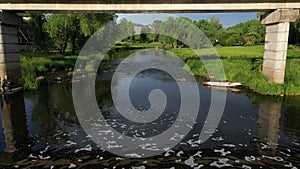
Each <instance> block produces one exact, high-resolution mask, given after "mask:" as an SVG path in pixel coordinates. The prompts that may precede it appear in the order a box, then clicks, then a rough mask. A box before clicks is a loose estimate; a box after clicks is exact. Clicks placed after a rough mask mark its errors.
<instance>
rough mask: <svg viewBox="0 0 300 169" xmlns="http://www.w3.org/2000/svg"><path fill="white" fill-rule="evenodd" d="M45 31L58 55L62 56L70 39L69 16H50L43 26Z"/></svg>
mask: <svg viewBox="0 0 300 169" xmlns="http://www.w3.org/2000/svg"><path fill="white" fill-rule="evenodd" d="M44 28H45V30H46V31H47V32H48V33H49V36H50V37H51V38H52V39H53V41H54V44H55V46H56V48H57V49H58V51H59V53H60V54H64V52H65V50H66V48H67V44H68V40H69V37H70V16H69V15H67V14H52V15H50V16H49V18H48V22H46V23H45V24H44Z"/></svg>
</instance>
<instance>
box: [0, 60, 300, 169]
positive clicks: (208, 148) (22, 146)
mask: <svg viewBox="0 0 300 169" xmlns="http://www.w3.org/2000/svg"><path fill="white" fill-rule="evenodd" d="M120 61H122V60H118V59H117V60H116V61H114V62H112V63H111V64H110V65H111V66H110V67H111V69H112V70H114V66H115V64H116V63H120ZM150 61H151V60H150ZM113 73H114V72H113V71H107V70H106V71H105V72H101V73H100V74H99V76H98V77H97V80H96V87H95V89H96V90H95V92H96V98H97V102H98V105H99V108H100V109H101V110H102V113H103V116H104V117H105V119H106V121H107V123H108V124H109V125H111V126H113V128H114V129H115V130H116V131H118V132H120V133H122V134H124V135H126V136H127V137H132V138H135V137H141V136H144V137H152V136H155V135H158V134H159V133H161V132H163V131H165V130H167V129H168V128H169V127H171V126H172V125H173V124H174V121H175V120H176V118H177V116H178V113H179V109H180V102H181V99H180V97H179V95H180V91H179V87H178V84H177V82H176V81H175V80H174V79H173V78H172V77H171V76H170V75H169V74H168V73H165V72H162V71H159V70H156V69H149V70H146V71H142V72H140V73H139V74H138V75H136V76H135V78H134V79H133V81H132V82H131V84H130V96H131V97H130V99H131V102H132V104H133V105H134V106H135V107H136V109H138V110H141V111H142V110H147V109H149V108H150V105H149V100H148V96H149V93H150V92H151V91H152V90H153V89H160V90H162V91H164V92H165V96H166V98H167V99H168V101H167V104H166V108H165V111H164V114H163V115H161V116H160V117H159V118H158V119H156V120H154V121H152V122H149V123H147V124H146V125H143V124H141V123H136V122H130V121H128V120H127V119H126V118H125V117H123V116H121V115H120V114H119V113H118V112H117V111H116V108H115V107H114V106H113V100H112V93H111V77H112V74H113ZM181 83H183V84H184V83H189V81H188V80H187V81H182V82H181ZM197 88H198V90H199V93H200V108H199V110H198V116H197V119H195V123H194V125H193V124H192V126H191V131H189V133H187V134H186V135H185V136H184V137H181V136H180V135H177V138H175V139H181V141H180V142H179V143H178V144H177V145H176V146H175V147H173V148H171V149H166V150H165V151H164V152H163V153H160V154H157V155H154V156H151V157H147V158H129V157H122V156H118V155H115V154H113V153H111V152H110V151H107V150H106V149H103V148H101V147H100V146H99V145H97V144H96V143H95V142H94V141H93V139H92V136H91V135H88V134H86V132H85V130H84V129H83V128H82V127H81V125H80V122H79V120H78V118H77V115H76V112H75V110H74V106H73V100H72V85H71V83H69V82H65V83H62V84H56V83H52V82H51V83H43V84H42V85H41V87H40V88H39V89H38V90H37V91H25V92H19V93H15V94H11V95H2V96H1V109H0V111H1V116H0V126H2V127H0V168H114V167H115V168H122V167H123V168H202V167H203V168H213V167H214V168H221V167H225V168H226V167H227V168H294V169H295V168H297V167H299V166H300V162H299V161H300V145H299V144H300V115H299V113H300V97H271V96H261V95H257V94H255V93H253V92H251V91H248V90H246V89H242V91H241V92H238V93H235V92H232V91H228V90H224V91H223V90H222V91H218V92H220V93H224V92H225V93H227V99H226V104H225V108H224V112H223V114H222V118H221V120H220V123H219V124H218V126H217V129H216V130H215V132H213V133H211V136H210V137H209V138H208V140H207V141H205V142H204V143H201V144H200V143H199V142H198V138H199V134H200V132H201V129H202V127H203V125H204V124H205V117H206V116H207V114H208V110H209V107H210V105H211V103H210V98H211V90H212V89H210V88H208V87H205V86H203V85H201V83H197ZM115 139H120V138H115ZM111 141H112V142H113V140H111ZM135 155H137V154H135Z"/></svg>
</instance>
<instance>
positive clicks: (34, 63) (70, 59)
mask: <svg viewBox="0 0 300 169" xmlns="http://www.w3.org/2000/svg"><path fill="white" fill-rule="evenodd" d="M76 58H77V56H76V55H69V56H62V55H59V54H56V53H50V54H46V53H42V52H23V53H21V68H22V77H23V85H24V87H25V88H27V89H36V88H38V86H39V81H38V80H37V79H36V78H37V77H38V76H40V75H43V74H45V73H48V72H55V71H61V70H67V71H71V70H72V69H73V67H74V64H75V61H76Z"/></svg>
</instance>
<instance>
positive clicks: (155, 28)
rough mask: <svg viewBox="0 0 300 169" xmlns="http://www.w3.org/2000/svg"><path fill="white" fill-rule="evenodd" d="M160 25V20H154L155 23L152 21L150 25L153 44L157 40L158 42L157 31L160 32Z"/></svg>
mask: <svg viewBox="0 0 300 169" xmlns="http://www.w3.org/2000/svg"><path fill="white" fill-rule="evenodd" d="M161 24H162V21H160V20H155V21H153V23H152V26H151V27H152V29H153V31H154V35H153V36H154V38H153V41H154V42H157V41H158V40H159V33H158V32H159V31H160V26H161Z"/></svg>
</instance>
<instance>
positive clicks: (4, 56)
mask: <svg viewBox="0 0 300 169" xmlns="http://www.w3.org/2000/svg"><path fill="white" fill-rule="evenodd" d="M20 24H21V18H20V17H18V16H17V15H16V14H11V13H8V12H5V11H0V78H1V82H2V80H3V78H4V75H7V76H8V77H9V78H10V79H11V80H12V81H13V86H19V85H20V84H21V79H22V77H21V66H20V56H19V44H18V35H17V33H18V28H17V26H18V25H20Z"/></svg>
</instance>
